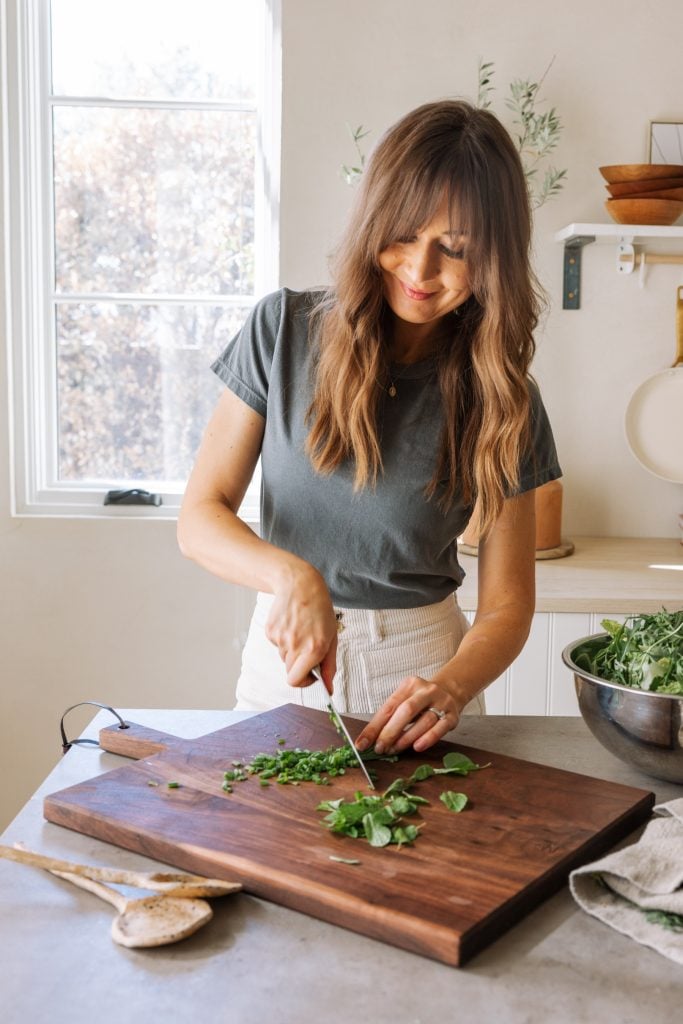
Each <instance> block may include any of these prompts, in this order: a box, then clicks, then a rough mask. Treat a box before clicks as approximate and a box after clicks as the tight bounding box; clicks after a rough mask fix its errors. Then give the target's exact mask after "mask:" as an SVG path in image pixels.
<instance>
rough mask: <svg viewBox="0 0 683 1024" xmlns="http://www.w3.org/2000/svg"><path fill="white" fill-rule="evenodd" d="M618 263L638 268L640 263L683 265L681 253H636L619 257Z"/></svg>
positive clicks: (682, 254)
mask: <svg viewBox="0 0 683 1024" xmlns="http://www.w3.org/2000/svg"><path fill="white" fill-rule="evenodd" d="M619 262H620V263H634V264H635V266H636V267H637V266H639V264H641V263H643V262H644V263H678V264H681V263H683V253H664V252H637V253H635V256H629V255H622V256H620V257H619Z"/></svg>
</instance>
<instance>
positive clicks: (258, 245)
mask: <svg viewBox="0 0 683 1024" xmlns="http://www.w3.org/2000/svg"><path fill="white" fill-rule="evenodd" d="M261 2H262V3H263V19H262V27H263V37H264V45H263V47H262V49H261V55H262V56H261V68H260V72H259V76H258V82H259V89H258V95H257V152H256V180H255V191H256V195H255V232H256V234H255V250H256V270H255V297H254V301H256V299H257V298H258V297H259V296H260V295H263V294H265V293H267V292H269V291H272V290H274V289H275V288H276V287H277V284H278V278H279V183H280V125H281V0H261ZM0 4H1V10H0V18H1V21H0V28H1V29H2V39H3V40H4V45H3V52H2V54H1V56H0V59H1V62H2V68H3V69H4V70H3V76H2V83H1V85H2V124H3V131H2V139H1V142H0V145H1V146H2V178H3V197H2V198H3V202H2V205H3V211H4V224H5V230H4V237H3V258H4V296H3V297H4V301H5V327H6V331H7V341H8V344H7V350H8V384H9V432H10V475H11V482H10V493H11V514H12V515H13V516H17V517H24V516H49V517H94V518H100V517H104V518H153V519H175V518H176V517H177V513H178V509H179V507H180V502H181V499H182V493H183V486H181V485H179V483H178V482H177V481H163V480H135V481H130V482H129V481H116V480H112V481H111V482H109V483H101V482H99V481H98V482H96V483H92V484H89V483H87V482H79V481H73V482H72V481H64V480H58V478H57V454H56V453H57V444H58V422H57V353H56V344H55V326H54V314H53V309H54V306H53V291H54V280H55V279H54V245H53V238H54V234H53V200H52V196H53V188H52V179H53V175H52V147H51V127H50V121H51V111H52V106H53V103H54V102H55V100H60V101H61V98H59V97H56V98H55V97H51V96H50V93H49V84H50V79H51V73H50V72H51V69H50V63H49V62H50V27H49V18H50V0H0ZM83 100H84V104H83V105H99V106H102V105H103V103H105V104H106V105H107V106H116V107H124V106H144V107H155V106H156V107H163V108H164V109H169V108H173V107H175V108H176V109H177V108H185V109H188V108H189V109H191V108H197V106H200V107H202V108H207V109H220V108H221V106H222V107H223V108H225V107H226V106H229V105H226V104H212V103H210V102H207V103H199V104H197V103H195V102H192V101H188V102H186V103H184V102H179V103H175V102H173V101H168V102H166V101H161V102H157V101H153V100H140V101H139V102H137V101H134V100H131V101H128V100H110V99H104V100H103V98H101V97H83ZM95 101H97V104H95ZM99 294H100V293H92V294H88V296H87V300H88V301H96V300H97V298H98V295H99ZM159 298H160V297H159V296H155V295H154V294H151V295H148V294H146V295H145V296H144V301H145V302H146V303H153V304H158V301H159ZM187 299H188V300H189V301H196V300H197V299H198V300H199V301H200V302H202V304H203V303H204V302H207V301H212V299H211V298H210V297H205V296H187ZM122 300H123V297H121V298H120V299H119V301H122ZM168 301H171V302H177V301H178V297H177V296H172V297H169V298H168ZM235 301H237V300H236V299H234V298H233V299H232V300H230V299H229V298H226V300H225V301H224V302H221V301H215V298H214V299H213V301H212V304H213V305H218V306H219V305H223V304H224V305H228V304H232V303H234V302H235ZM241 304H244V300H243V299H242V300H241ZM207 369H208V368H207ZM124 486H130V487H136V488H142V489H146V490H150V491H153V492H154V493H156V494H160V495H161V498H162V504H161V505H160V506H140V505H104V503H103V502H104V496H105V494H106V491H107V490H108V489H110V488H118V487H124ZM240 515H241V516H242V518H244V519H245V520H247V521H249V522H255V523H257V522H258V519H259V479H258V473H257V474H256V475H255V478H254V480H253V481H252V484H251V485H250V487H249V490H248V492H247V495H246V497H245V500H244V502H243V505H242V508H241V510H240Z"/></svg>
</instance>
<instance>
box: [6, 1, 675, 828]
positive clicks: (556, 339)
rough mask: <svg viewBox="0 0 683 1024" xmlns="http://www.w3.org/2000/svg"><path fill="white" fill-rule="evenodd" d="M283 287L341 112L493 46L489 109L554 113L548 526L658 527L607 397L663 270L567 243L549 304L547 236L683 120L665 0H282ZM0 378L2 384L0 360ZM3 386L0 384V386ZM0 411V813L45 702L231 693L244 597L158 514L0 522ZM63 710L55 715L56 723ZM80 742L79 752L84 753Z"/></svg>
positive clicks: (307, 239)
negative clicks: (554, 452) (517, 107)
mask: <svg viewBox="0 0 683 1024" xmlns="http://www.w3.org/2000/svg"><path fill="white" fill-rule="evenodd" d="M283 8H284V10H283V36H284V96H283V102H284V111H283V175H282V252H281V268H282V274H281V277H282V282H283V283H286V284H288V285H290V286H292V287H304V286H306V285H309V284H315V283H319V282H321V281H323V280H326V278H327V274H326V260H325V256H326V253H327V252H328V251H329V250H330V249H331V248H332V246H333V244H334V241H335V239H336V238H337V236H338V234H339V231H340V229H341V225H342V224H343V221H344V217H345V214H346V212H347V210H348V207H349V205H350V200H351V192H350V190H349V188H348V186H346V185H345V184H344V183H343V181H342V180H341V178H340V177H339V174H338V170H339V166H340V165H341V163H343V162H350V161H351V160H352V158H353V151H352V146H351V142H350V139H349V138H348V136H347V134H346V129H345V123H346V122H349V123H351V124H352V125H357V124H360V123H363V124H364V125H366V126H368V127H370V128H372V129H373V134H372V136H371V137H370V139H369V140H368V142H372V141H373V140H376V139H377V137H378V135H379V133H380V132H381V131H382V130H383V129H384V128H386V127H387V126H388V125H389V124H390V123H391V122H392V121H393V120H395V119H396V118H397V117H398V116H400V115H401V114H402V113H404V112H405V111H406V110H408V109H409V108H411V107H414V106H416V105H417V104H419V103H421V102H424V101H426V100H429V99H433V98H437V97H444V96H466V97H469V98H475V95H476V76H477V61H478V58H479V57H480V56H481V57H482V58H484V59H485V60H492V61H495V64H496V78H495V81H496V82H497V83H498V86H499V90H498V92H497V93H495V94H494V109H495V110H496V111H497V112H498V113H499V114H501V115H502V116H503V118H504V119H505V118H507V117H508V116H509V115H508V112H507V111H506V110H505V107H504V104H503V97H502V93H503V92H504V88H505V87H506V86H507V83H508V82H509V80H510V79H511V78H513V77H532V78H538V76H540V75H541V74H542V72H543V71H544V69H545V68H546V66H547V64H548V63H549V62H550V60H551V59H552V57H553V55H555V62H554V65H553V67H552V69H551V71H550V72H549V74H548V77H547V79H546V83H545V86H544V89H543V95H544V96H545V97H546V98H547V100H548V102H549V104H551V105H555V106H556V107H557V108H558V110H559V113H560V115H561V118H562V120H563V122H564V124H565V126H566V127H565V132H564V136H563V141H562V143H561V146H560V148H559V150H558V152H557V161H556V162H557V164H558V165H559V166H566V167H567V168H568V170H569V181H568V184H567V186H566V188H565V190H564V191H563V192H562V193H561V195H560V198H559V199H558V200H555V201H553V202H552V203H550V204H548V205H547V206H546V207H544V208H543V209H542V210H541V211H539V213H538V215H537V220H536V243H535V248H536V265H537V270H538V273H539V276H540V277H541V279H542V281H543V283H544V285H545V287H546V288H547V289H548V291H549V295H550V300H551V311H550V313H549V315H548V317H547V321H546V322H545V324H544V328H543V330H542V331H541V332H539V339H538V340H539V351H538V356H537V360H536V375H537V377H538V379H539V381H540V383H541V386H542V390H543V393H544V396H545V399H546V404H547V406H548V409H549V412H550V414H551V418H552V421H553V425H554V428H555V433H556V438H557V442H558V448H559V452H560V457H561V462H562V465H563V469H564V473H565V478H564V483H565V530H564V532H565V534H567V535H569V536H571V535H573V534H574V535H577V534H608V535H615V536H619V535H621V536H628V535H632V536H647V535H652V536H675V535H676V517H677V514H678V512H679V511H683V489H682V488H681V487H680V486H676V485H673V484H667V483H664V482H662V481H658V480H656V479H655V478H654V477H651V476H649V475H648V474H647V473H645V472H644V471H643V470H641V469H640V468H639V466H638V465H637V464H636V463H635V462H634V461H633V459H632V457H631V456H630V454H629V453H628V451H627V449H626V446H625V443H624V440H623V436H622V426H621V423H622V417H623V410H624V408H625V405H626V402H627V399H628V396H629V395H630V393H631V391H632V390H633V389H634V388H635V387H636V385H637V384H638V383H639V381H640V380H642V379H643V378H644V377H645V376H647V375H648V374H650V373H652V372H654V371H655V370H657V369H659V368H661V367H663V366H665V365H667V364H668V363H670V362H671V360H672V357H673V350H674V334H673V327H674V291H675V286H676V284H678V283H680V282H681V281H682V280H683V278H682V276H681V270H680V268H675V267H655V268H653V269H652V270H651V271H650V272H649V278H648V283H647V288H646V289H645V290H642V291H641V290H640V289H639V288H638V282H637V279H636V277H635V276H634V277H632V278H626V277H620V278H618V277H617V274H616V272H615V270H614V263H615V253H614V249H613V248H612V247H608V246H598V245H594V246H590V247H588V248H587V249H586V250H584V274H583V302H582V309H581V310H580V311H579V312H563V311H562V309H561V299H560V282H561V274H562V249H561V246H559V245H558V244H556V243H555V242H554V241H553V234H554V232H555V231H557V230H558V229H559V228H560V227H562V226H564V225H565V224H568V223H571V222H573V221H591V220H604V219H606V215H605V214H604V212H603V208H602V203H603V199H604V188H603V185H602V180H601V178H600V176H599V174H598V171H597V167H598V166H599V165H600V164H609V163H620V162H640V161H644V160H646V159H647V135H648V125H649V122H650V121H651V120H680V121H683V106H682V105H681V96H683V62H681V60H680V36H681V31H680V30H681V28H683V15H681V8H680V0H658V2H656V3H654V2H647V0H623V2H620V3H617V2H616V0H610V2H605V3H603V4H597V3H595V0H590V2H589V0H574V2H573V3H572V4H568V5H560V4H548V3H544V2H541V0H520V2H519V3H517V4H515V5H509V4H504V3H502V2H500V0H496V2H493V0H479V2H478V3H477V4H473V3H472V2H471V0H470V2H467V3H465V2H461V0H422V3H420V4H416V3H415V2H413V0H372V2H371V3H370V2H368V0H325V2H324V3H321V2H320V0H283ZM0 378H1V379H0V394H2V395H5V394H6V378H7V367H6V363H5V361H4V353H3V355H2V363H1V364H0ZM3 402H4V399H3ZM8 466H9V463H8V426H7V421H6V417H5V416H3V417H2V419H1V420H0V579H1V580H2V587H1V591H0V593H1V601H2V605H1V608H0V651H1V652H2V661H1V662H0V760H1V762H2V778H3V786H2V787H0V825H1V824H2V823H3V821H6V820H7V819H8V818H9V816H10V815H11V814H12V813H13V812H14V811H15V810H16V809H17V808H18V806H19V805H20V804H21V803H22V802H23V801H24V800H25V799H26V797H27V796H28V795H29V794H30V792H31V791H32V790H33V789H34V788H35V786H36V784H37V783H38V782H39V781H40V779H41V778H42V777H43V776H44V774H45V772H46V771H47V769H48V768H49V767H50V765H51V764H52V763H54V761H55V760H56V759H57V758H58V756H59V744H58V733H57V725H58V720H59V715H60V713H61V711H62V710H63V709H64V708H65V707H67V706H68V705H69V704H72V703H75V702H76V701H78V700H84V699H89V698H93V699H101V700H104V701H107V702H110V703H112V704H114V706H116V705H119V706H129V707H131V706H140V707H144V706H147V707H162V706H168V707H220V706H230V704H231V701H232V693H233V687H234V681H235V677H236V673H237V664H238V650H239V645H240V634H242V633H243V631H244V628H245V624H246V621H247V619H248V614H249V609H250V607H251V601H252V598H251V595H250V594H248V593H246V592H244V591H241V590H240V589H239V588H235V587H229V586H225V585H223V584H221V583H219V582H217V581H215V580H213V579H211V578H210V577H209V576H208V575H206V574H204V573H202V572H200V570H198V569H196V568H195V567H194V566H192V565H189V564H188V563H186V562H184V561H183V559H182V558H181V557H180V555H179V554H178V553H177V550H176V546H175V539H174V527H173V524H171V523H168V522H156V523H155V522H134V521H125V522H121V521H117V522H111V521H99V520H97V521H73V522H69V521H59V520H52V521H41V520H28V519H24V520H13V519H12V518H11V517H10V514H9V508H10V491H9V469H8ZM75 721H76V720H75ZM93 756H94V757H96V756H97V754H96V753H94V754H93Z"/></svg>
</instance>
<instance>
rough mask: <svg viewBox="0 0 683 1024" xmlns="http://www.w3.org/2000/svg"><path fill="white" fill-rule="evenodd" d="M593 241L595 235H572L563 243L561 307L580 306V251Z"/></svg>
mask: <svg viewBox="0 0 683 1024" xmlns="http://www.w3.org/2000/svg"><path fill="white" fill-rule="evenodd" d="M594 241H595V235H572V237H571V238H568V239H567V241H566V242H565V243H564V276H563V286H562V309H580V308H581V253H582V250H583V247H584V245H590V243H591V242H594Z"/></svg>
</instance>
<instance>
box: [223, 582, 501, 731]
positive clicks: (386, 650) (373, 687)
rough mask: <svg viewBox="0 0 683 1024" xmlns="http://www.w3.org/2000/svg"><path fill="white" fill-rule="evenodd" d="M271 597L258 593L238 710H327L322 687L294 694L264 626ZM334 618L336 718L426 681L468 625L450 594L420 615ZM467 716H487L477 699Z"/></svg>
mask: <svg viewBox="0 0 683 1024" xmlns="http://www.w3.org/2000/svg"><path fill="white" fill-rule="evenodd" d="M273 600H274V598H273V595H272V594H263V593H259V594H258V596H257V598H256V607H255V609H254V614H253V616H252V619H251V623H250V626H249V633H248V635H247V640H246V643H245V645H244V650H243V652H242V671H241V674H240V678H239V680H238V683H237V703H236V704H235V710H236V711H267V710H269V709H270V708H273V707H278V706H279V705H281V704H300V705H302V706H303V707H309V708H318V709H320V710H325V709H326V707H327V691H326V690H325V689H324V687H323V685H322V683H319V682H318V683H313V684H311V686H304V687H292V686H289V685H288V683H287V678H286V677H287V672H286V669H285V666H284V662H283V661H282V660H281V658H280V654H279V652H278V649H277V648H276V647H275V645H274V644H272V643H271V642H270V641H269V640H268V638H267V636H266V634H265V625H266V620H267V618H268V613H269V612H270V608H271V605H272V603H273ZM335 611H336V612H337V619H338V629H339V632H338V635H337V674H336V676H335V679H334V703H335V707H336V708H337V710H338V711H339V712H344V713H351V714H353V713H354V712H355V713H357V714H371V713H372V712H374V711H376V710H377V709H378V708H379V707H380V706H381V705H382V704H383V703H384V701H385V700H386V699H387V698H388V697H390V696H391V694H392V693H393V692H394V690H395V689H396V687H397V685H398V684H399V683H400V682H401V680H402V679H404V678H405V677H406V676H408V675H420V676H424V677H425V678H429V677H430V676H431V675H432V674H433V673H434V672H436V671H437V669H439V668H441V667H442V666H443V665H444V664H445V663H446V662H447V661H449V660H450V658H452V657H453V655H454V654H455V652H456V650H457V649H458V645H459V643H460V641H461V640H462V638H463V636H464V635H465V633H466V632H467V630H468V629H469V623H468V621H467V619H466V618H465V616H464V614H463V612H462V610H461V609H460V608H459V607H458V604H457V602H456V600H455V597H454V596H453V595H452V594H451V595H449V596H448V597H447V598H444V600H443V601H438V602H436V603H435V604H431V605H423V606H421V607H419V608H385V609H379V610H374V609H361V608H350V609H349V608H335ZM463 713H464V714H480V715H481V714H485V703H484V698H483V696H482V695H481V694H480V695H479V696H478V697H476V698H475V699H474V700H473V701H470V703H469V704H468V705H467V706H466V707H465V709H464V712H463Z"/></svg>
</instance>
